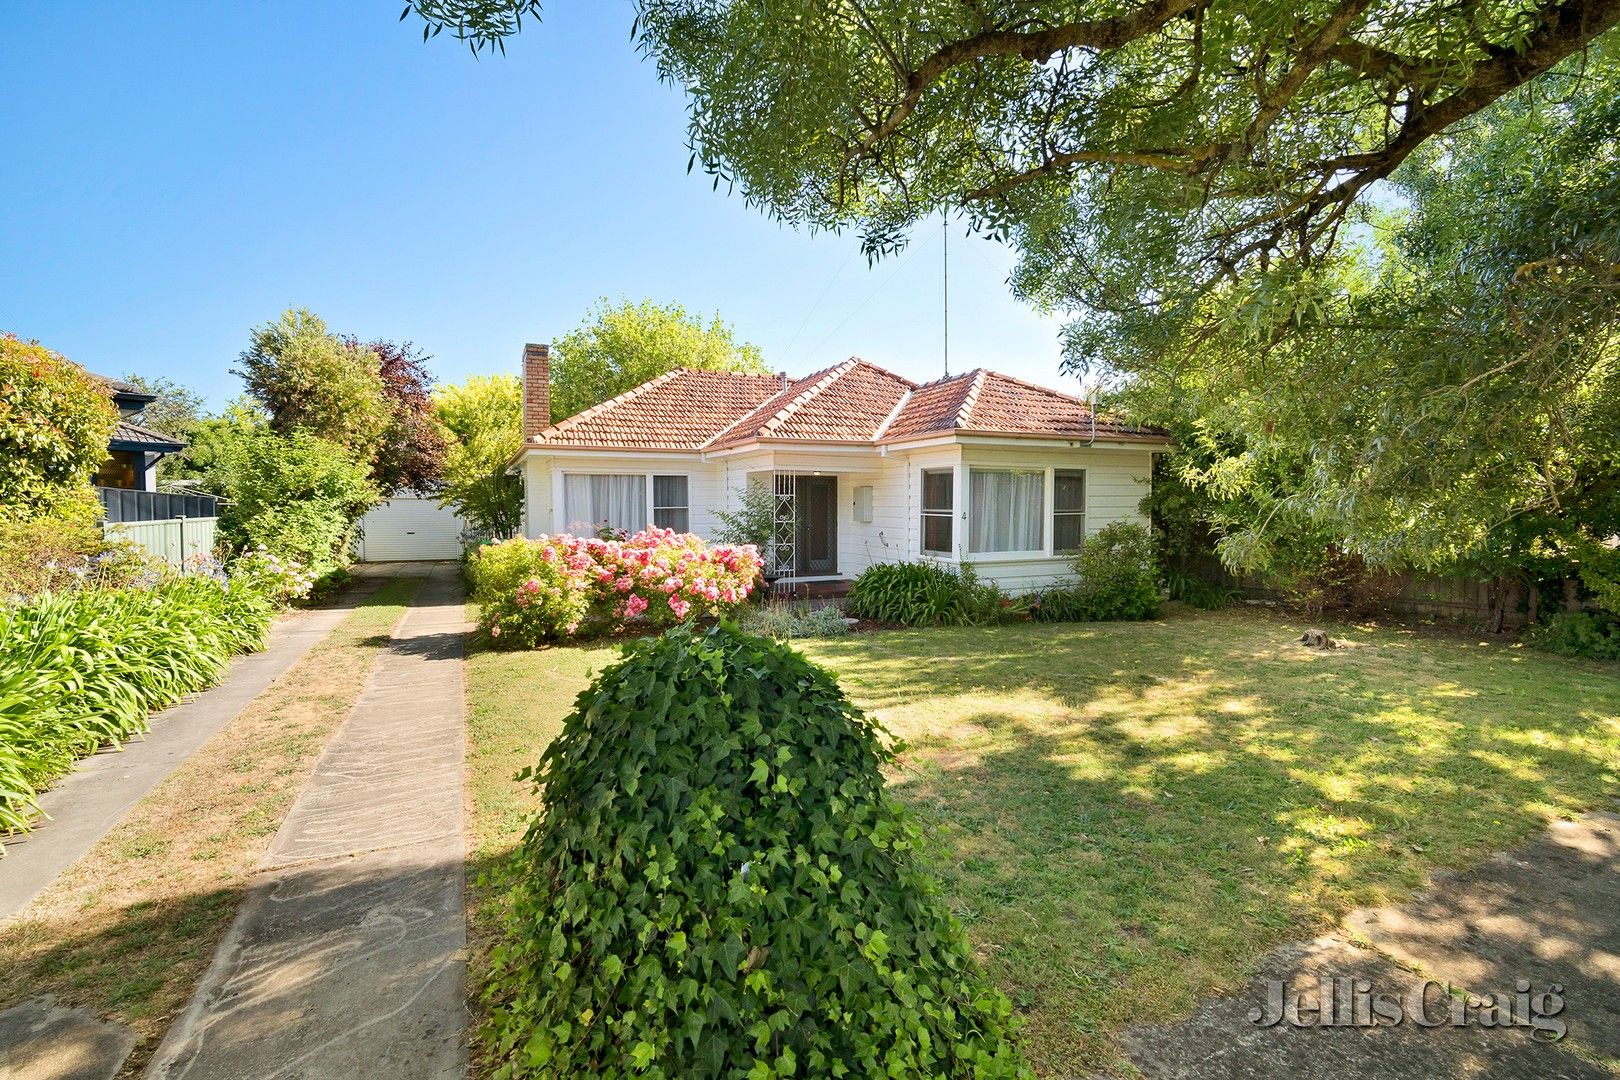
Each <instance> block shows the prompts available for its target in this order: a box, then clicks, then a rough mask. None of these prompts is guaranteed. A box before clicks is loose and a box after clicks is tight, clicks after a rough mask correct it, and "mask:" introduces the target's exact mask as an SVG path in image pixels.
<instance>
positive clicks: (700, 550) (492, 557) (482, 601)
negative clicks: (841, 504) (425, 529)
mask: <svg viewBox="0 0 1620 1080" xmlns="http://www.w3.org/2000/svg"><path fill="white" fill-rule="evenodd" d="M760 568H761V564H760V558H759V552H758V551H757V550H755V548H754V547H753V545H751V544H744V545H741V546H730V545H724V544H715V545H710V544H707V543H705V542H704V541H702V540H701V539H699V538H698V537H696V536H693V535H692V534H690V533H677V532H675V531H673V530H671V529H647V530H645V531H643V532H638V533H636V534H634V535H633V536H627V537H625V538H624V539H622V540H603V539H598V538H597V537H581V536H542V537H539V538H537V539H534V540H529V539H525V538H523V537H516V538H514V539H511V540H504V541H502V542H500V543H498V544H487V545H485V546H484V547H482V548H480V549H479V550H478V551H477V553H476V554H474V555H473V557H472V559H471V561H470V563H469V574H470V576H471V579H472V585H473V598H474V599H475V600H477V601H478V603H479V611H480V622H481V625H482V627H483V629H484V632H485V633H487V634H488V635H489V636H490V638H491V639H493V640H494V641H495V642H496V643H497V644H500V645H504V646H508V647H511V648H519V649H528V648H533V647H535V646H536V645H539V644H540V643H541V642H546V641H559V640H562V639H565V638H571V637H587V636H592V635H596V634H611V633H615V632H617V631H620V630H624V629H626V628H628V627H646V628H647V629H649V630H657V629H661V628H663V627H665V626H670V625H673V624H675V623H679V622H685V621H687V620H688V619H697V618H706V617H713V616H717V615H721V614H724V613H726V612H727V611H730V610H732V609H734V608H736V607H738V606H739V605H741V604H742V603H744V602H745V601H746V600H747V599H748V596H749V594H750V593H751V592H752V591H753V588H754V583H755V581H756V580H757V579H758V578H759V573H760Z"/></svg>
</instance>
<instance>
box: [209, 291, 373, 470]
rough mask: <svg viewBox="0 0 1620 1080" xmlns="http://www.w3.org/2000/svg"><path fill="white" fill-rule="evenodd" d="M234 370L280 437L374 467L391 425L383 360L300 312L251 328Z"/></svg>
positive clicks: (315, 318) (301, 310) (303, 311)
mask: <svg viewBox="0 0 1620 1080" xmlns="http://www.w3.org/2000/svg"><path fill="white" fill-rule="evenodd" d="M240 362H241V367H240V368H237V369H235V371H236V374H238V375H240V376H241V377H242V381H243V382H245V383H246V384H247V390H248V393H249V394H250V395H252V397H253V398H254V399H255V400H257V401H258V402H259V403H260V404H261V405H263V406H264V408H265V410H266V411H267V412H268V413H269V415H270V427H271V429H272V430H274V431H276V432H277V433H280V434H288V433H291V432H294V431H305V432H308V433H309V434H311V435H316V436H319V437H320V438H322V439H325V440H327V441H329V442H333V443H336V444H337V445H339V446H341V447H343V448H344V449H346V450H347V451H348V452H349V453H350V454H351V455H353V456H354V457H355V458H356V459H357V460H359V461H363V462H366V463H368V464H369V463H370V461H371V460H372V458H373V457H374V455H375V453H376V449H377V446H378V444H379V443H380V441H381V439H382V434H383V432H384V430H385V429H386V428H387V426H388V422H389V409H388V405H387V403H386V402H385V400H384V398H383V384H382V377H381V376H380V375H379V373H378V367H379V358H378V356H377V355H376V354H375V353H373V352H370V351H369V350H366V349H363V348H351V347H350V346H349V345H348V344H347V343H346V342H344V341H343V340H342V339H341V338H339V337H338V336H337V335H336V334H333V333H332V332H331V331H329V330H328V329H327V327H326V322H325V321H324V320H322V319H321V318H320V317H319V316H318V315H315V314H314V313H312V312H310V311H308V310H305V309H302V308H299V309H295V310H288V311H286V312H284V313H283V314H282V316H281V317H280V318H279V319H277V320H276V321H275V322H271V323H266V324H265V325H263V326H260V327H256V328H254V330H253V335H252V339H251V344H250V345H249V346H248V348H247V350H246V351H245V352H243V353H242V357H241V361H240Z"/></svg>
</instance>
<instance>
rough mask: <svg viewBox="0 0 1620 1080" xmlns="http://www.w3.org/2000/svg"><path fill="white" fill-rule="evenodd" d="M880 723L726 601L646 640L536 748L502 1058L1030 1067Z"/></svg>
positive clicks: (621, 1067)
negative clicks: (702, 623)
mask: <svg viewBox="0 0 1620 1080" xmlns="http://www.w3.org/2000/svg"><path fill="white" fill-rule="evenodd" d="M892 761H893V754H892V753H891V752H890V751H889V750H888V749H886V748H885V747H884V745H883V742H882V738H881V732H880V729H879V728H878V727H877V726H876V725H875V724H874V723H873V722H872V721H871V720H869V719H868V718H867V717H866V716H865V715H863V714H862V713H861V712H860V710H859V709H857V708H856V707H855V706H853V705H851V704H850V703H849V701H848V700H847V699H846V698H845V697H844V695H843V694H842V693H841V692H840V690H839V688H838V685H837V683H835V682H834V681H833V679H832V677H831V676H830V675H829V674H828V673H827V672H826V671H824V670H822V669H820V668H817V667H815V666H814V665H812V664H810V663H809V662H808V661H806V660H805V659H804V658H803V657H802V656H800V655H799V654H798V653H796V652H794V651H793V650H792V649H790V648H788V647H787V646H785V645H779V644H776V643H773V642H769V641H766V640H764V639H761V638H756V637H751V636H749V635H746V634H743V633H741V632H740V631H738V630H737V629H736V628H735V627H733V626H730V625H726V624H721V625H720V626H717V627H715V628H713V629H710V630H708V631H701V632H700V631H696V630H693V629H690V628H687V627H682V628H678V629H675V630H672V631H670V632H669V633H667V634H665V635H663V636H662V637H659V638H648V639H643V640H642V641H639V642H637V643H634V644H632V645H630V646H629V647H628V648H627V649H626V653H625V658H624V659H623V660H622V661H620V662H619V663H617V664H615V665H614V666H612V667H610V668H609V669H607V670H606V671H604V672H602V674H601V675H600V676H599V677H598V678H597V680H596V682H595V683H594V684H593V685H592V686H591V687H590V688H589V689H588V690H586V691H585V692H584V693H582V694H581V695H580V696H579V699H578V701H577V704H576V708H575V711H574V712H573V714H572V715H570V716H569V717H568V718H567V720H566V721H565V722H564V727H563V732H562V734H561V735H560V736H559V737H558V738H557V739H556V740H555V741H553V742H552V743H551V745H550V746H549V747H548V748H547V750H546V751H545V754H544V755H543V756H542V758H541V761H540V764H539V766H538V767H537V768H536V769H533V770H526V771H525V773H524V775H525V776H528V777H532V778H533V779H534V780H535V781H536V784H537V787H542V788H543V789H544V792H545V810H544V812H543V815H542V816H541V817H540V818H539V819H538V820H536V821H535V822H534V824H533V825H531V827H530V828H529V831H528V833H527V835H526V836H525V838H524V841H523V844H522V846H521V848H520V849H519V850H518V852H517V853H516V855H515V856H514V858H513V860H512V863H511V866H510V869H509V871H508V874H509V878H508V880H509V882H510V889H511V891H510V895H509V897H508V903H507V915H506V934H505V940H504V941H503V942H502V943H501V944H500V945H498V946H497V948H496V949H495V951H494V954H493V957H492V970H491V972H490V976H489V980H488V991H487V996H488V1000H489V1002H490V1004H491V1005H492V1020H491V1023H490V1026H489V1030H488V1033H487V1034H488V1043H489V1045H490V1047H491V1048H492V1050H493V1052H494V1054H495V1055H496V1057H497V1059H498V1061H499V1062H500V1067H499V1069H498V1070H497V1075H498V1076H525V1075H549V1076H582V1075H590V1076H599V1077H608V1078H611V1077H625V1076H638V1077H647V1078H649V1080H660V1078H663V1080H673V1078H686V1077H732V1078H738V1080H741V1078H745V1077H746V1078H766V1077H778V1076H782V1077H785V1076H813V1077H821V1076H850V1077H870V1076H905V1077H977V1078H989V1077H1014V1076H1016V1077H1026V1076H1029V1075H1030V1072H1029V1069H1028V1067H1027V1066H1026V1065H1025V1064H1024V1063H1023V1060H1022V1057H1021V1055H1020V1053H1019V1051H1018V1050H1017V1048H1016V1046H1015V1045H1014V1043H1013V1038H1012V1031H1013V1020H1012V1016H1011V1008H1010V1005H1009V1003H1008V1001H1007V999H1006V998H1005V996H1004V995H1002V994H1001V993H1000V992H999V991H997V990H996V989H994V987H993V986H991V985H990V984H989V982H988V981H987V980H986V979H985V978H984V977H983V976H982V975H981V974H980V973H979V971H978V970H977V968H976V965H975V964H974V962H973V958H972V954H971V952H970V950H969V947H968V944H967V941H966V939H965V937H964V935H963V933H962V931H961V928H960V927H959V926H958V925H957V924H956V922H955V920H954V919H952V918H951V916H950V913H949V911H948V909H947V908H946V905H945V903H944V901H943V899H942V897H941V895H940V892H939V887H938V885H937V884H936V883H935V882H934V881H933V880H932V879H931V878H930V877H929V875H928V874H926V873H925V872H924V871H923V870H922V869H921V868H920V867H919V865H918V861H917V855H916V849H917V848H918V845H919V844H920V842H921V840H920V837H919V834H918V831H917V829H916V826H915V825H914V824H913V823H912V822H911V821H910V819H909V818H908V817H907V815H906V814H905V812H904V810H903V809H902V808H901V806H900V805H899V804H898V803H897V802H896V801H895V800H893V799H892V798H890V797H889V796H888V795H887V794H886V793H885V791H884V783H883V773H882V770H883V767H884V766H885V765H887V764H889V763H890V762H892Z"/></svg>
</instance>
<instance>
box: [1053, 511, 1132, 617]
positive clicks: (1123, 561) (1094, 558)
mask: <svg viewBox="0 0 1620 1080" xmlns="http://www.w3.org/2000/svg"><path fill="white" fill-rule="evenodd" d="M1071 564H1072V565H1073V567H1074V572H1075V574H1076V575H1077V576H1078V577H1079V579H1080V580H1079V581H1078V582H1077V583H1076V584H1074V585H1069V586H1064V587H1062V588H1057V589H1049V590H1047V591H1046V592H1043V593H1041V594H1040V596H1039V597H1038V599H1037V600H1036V603H1035V604H1034V605H1033V607H1032V608H1031V611H1030V614H1031V616H1032V617H1033V618H1034V619H1035V620H1036V621H1038V622H1092V621H1097V622H1101V621H1109V620H1121V619H1156V618H1158V617H1159V614H1160V613H1161V611H1162V609H1163V606H1164V605H1163V603H1162V601H1161V599H1160V597H1159V574H1158V564H1157V560H1156V559H1155V557H1154V551H1153V536H1152V534H1150V533H1149V532H1148V531H1147V530H1146V529H1145V528H1143V527H1142V526H1141V525H1138V524H1136V523H1135V522H1134V521H1116V522H1114V523H1113V524H1111V525H1106V526H1104V527H1103V528H1101V529H1099V530H1098V531H1097V532H1096V534H1094V535H1092V536H1088V537H1087V538H1086V541H1085V543H1084V544H1082V545H1081V547H1080V550H1079V551H1078V552H1076V553H1075V555H1074V558H1073V559H1072V560H1071Z"/></svg>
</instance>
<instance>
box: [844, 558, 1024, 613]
mask: <svg viewBox="0 0 1620 1080" xmlns="http://www.w3.org/2000/svg"><path fill="white" fill-rule="evenodd" d="M849 613H850V614H851V615H854V616H857V617H859V618H863V619H877V620H878V621H880V622H890V623H898V624H900V625H901V626H964V625H980V624H985V623H994V622H1003V621H1006V620H1008V619H1012V618H1021V617H1022V615H1023V612H1022V610H1021V609H1020V608H1019V607H1018V606H1017V605H1016V604H1015V603H1014V602H1013V601H1012V600H1010V599H1009V598H1008V597H1007V596H1006V594H1005V593H1003V592H1002V591H1001V590H1000V589H999V588H997V587H996V586H995V585H993V584H990V583H988V582H982V581H980V580H979V579H978V576H977V574H976V573H975V572H974V570H973V567H972V566H963V567H962V569H961V571H960V572H958V571H956V570H952V569H951V568H949V567H946V566H940V565H939V564H938V563H931V562H900V563H879V564H878V565H876V566H869V567H867V568H866V569H865V570H863V571H861V575H860V576H859V577H857V578H856V579H855V584H854V585H853V586H851V588H850V590H849Z"/></svg>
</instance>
